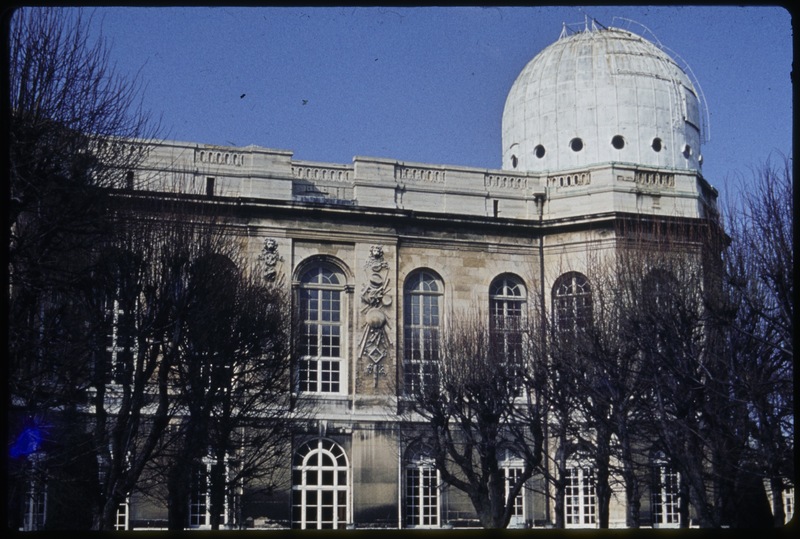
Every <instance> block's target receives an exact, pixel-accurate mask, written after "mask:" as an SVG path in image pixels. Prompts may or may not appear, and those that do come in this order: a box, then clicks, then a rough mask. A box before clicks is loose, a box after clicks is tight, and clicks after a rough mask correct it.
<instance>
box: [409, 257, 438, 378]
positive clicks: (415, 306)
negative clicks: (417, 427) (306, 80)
mask: <svg viewBox="0 0 800 539" xmlns="http://www.w3.org/2000/svg"><path fill="white" fill-rule="evenodd" d="M442 291H443V287H442V283H441V281H440V280H439V278H438V277H437V276H436V275H434V274H433V273H432V272H429V271H418V272H416V273H413V274H412V275H411V276H410V277H408V279H406V283H405V287H404V294H403V297H404V300H403V328H404V330H403V337H404V338H403V357H404V360H405V383H406V390H407V391H414V390H417V389H419V388H420V387H422V386H423V385H424V383H425V381H426V380H430V377H431V375H432V374H433V372H434V369H436V368H437V365H438V360H439V324H440V301H441V296H442Z"/></svg>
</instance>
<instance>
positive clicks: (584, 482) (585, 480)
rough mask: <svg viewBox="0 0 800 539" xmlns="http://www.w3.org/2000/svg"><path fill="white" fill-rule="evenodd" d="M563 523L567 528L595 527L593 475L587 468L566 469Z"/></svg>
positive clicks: (595, 500)
mask: <svg viewBox="0 0 800 539" xmlns="http://www.w3.org/2000/svg"><path fill="white" fill-rule="evenodd" d="M564 498H565V500H564V516H565V518H564V521H565V524H566V526H567V527H568V528H593V527H595V518H596V517H595V506H596V503H597V499H596V495H595V487H594V474H593V473H592V469H591V468H589V467H575V468H569V469H567V486H566V488H565V490H564Z"/></svg>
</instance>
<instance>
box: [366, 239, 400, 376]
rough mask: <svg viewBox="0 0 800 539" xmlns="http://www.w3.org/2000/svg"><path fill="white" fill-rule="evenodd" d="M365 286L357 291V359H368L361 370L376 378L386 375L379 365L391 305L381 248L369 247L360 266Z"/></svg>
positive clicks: (385, 351)
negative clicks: (359, 317) (359, 332)
mask: <svg viewBox="0 0 800 539" xmlns="http://www.w3.org/2000/svg"><path fill="white" fill-rule="evenodd" d="M364 272H365V273H366V275H367V284H365V285H364V287H363V288H362V290H361V303H362V307H361V312H362V313H363V314H364V334H363V336H362V337H361V346H360V349H359V357H362V358H365V359H367V360H369V361H368V362H367V366H366V368H365V372H366V373H367V374H373V375H374V376H375V385H376V386H377V385H378V377H380V376H386V367H385V365H384V364H383V363H382V362H383V360H384V359H385V358H386V356H387V354H388V353H389V346H391V341H390V339H389V318H388V317H387V316H386V309H387V308H388V307H389V306H390V305H391V304H392V298H391V297H390V296H389V295H388V293H387V291H388V289H389V264H387V263H386V260H384V258H383V247H382V246H380V245H373V246H372V247H371V248H370V251H369V258H368V259H367V261H366V262H365V264H364Z"/></svg>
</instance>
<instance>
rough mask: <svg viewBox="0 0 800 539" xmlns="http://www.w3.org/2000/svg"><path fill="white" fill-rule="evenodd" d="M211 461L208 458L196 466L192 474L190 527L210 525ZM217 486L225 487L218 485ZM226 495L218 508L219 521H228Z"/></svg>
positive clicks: (226, 470)
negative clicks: (221, 505)
mask: <svg viewBox="0 0 800 539" xmlns="http://www.w3.org/2000/svg"><path fill="white" fill-rule="evenodd" d="M212 466H213V461H212V460H211V459H210V458H209V459H206V460H204V462H203V464H201V465H200V466H198V467H197V469H196V470H195V472H194V474H193V476H192V489H191V495H190V499H189V526H190V527H192V528H205V527H208V526H211V512H210V511H211V467H212ZM228 466H229V464H228V462H227V459H226V464H225V481H227V480H228V472H229V469H228ZM219 488H225V485H220V487H219ZM228 502H229V500H228V496H227V495H226V496H225V502H224V504H223V507H222V508H221V509H220V523H222V524H227V523H228Z"/></svg>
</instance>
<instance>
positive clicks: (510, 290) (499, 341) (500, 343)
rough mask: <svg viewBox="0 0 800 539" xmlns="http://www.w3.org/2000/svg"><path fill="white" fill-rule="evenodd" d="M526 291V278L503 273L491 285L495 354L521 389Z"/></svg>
mask: <svg viewBox="0 0 800 539" xmlns="http://www.w3.org/2000/svg"><path fill="white" fill-rule="evenodd" d="M525 311H526V291H525V285H524V284H523V283H522V280H521V279H519V278H518V277H516V276H513V275H501V276H500V277H497V278H496V279H495V280H494V281H492V284H491V285H490V286H489V316H490V318H489V331H490V333H489V335H490V339H491V347H492V355H493V357H494V359H495V360H497V361H500V362H502V364H503V365H504V366H505V367H506V368H507V369H508V375H509V376H510V377H511V378H512V379H513V380H514V384H515V386H516V387H517V388H519V385H520V383H521V378H520V376H521V369H522V327H523V320H524V317H525V316H526V312H525Z"/></svg>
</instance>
